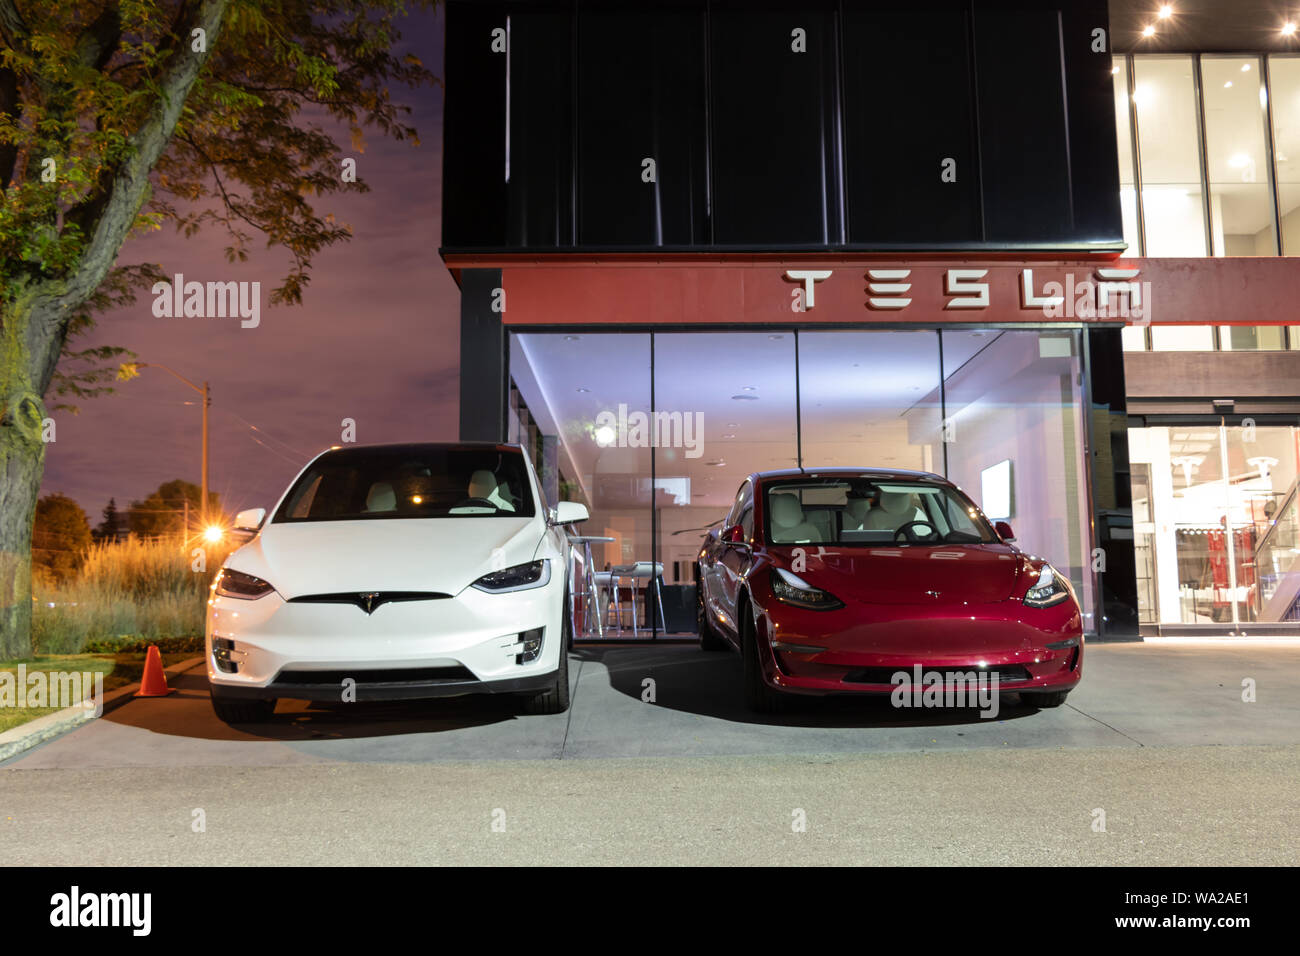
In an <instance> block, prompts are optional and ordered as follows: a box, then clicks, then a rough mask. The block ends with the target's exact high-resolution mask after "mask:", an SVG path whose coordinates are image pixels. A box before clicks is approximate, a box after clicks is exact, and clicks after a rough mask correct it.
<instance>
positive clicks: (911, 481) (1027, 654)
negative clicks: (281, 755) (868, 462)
mask: <svg viewBox="0 0 1300 956" xmlns="http://www.w3.org/2000/svg"><path fill="white" fill-rule="evenodd" d="M1013 540H1014V538H1013V537H1012V534H1011V528H1010V527H1008V526H1007V524H1006V523H1005V522H1001V521H1000V522H998V523H997V526H996V527H994V526H992V525H990V523H989V521H988V519H987V518H985V517H984V515H983V513H982V512H981V511H980V510H979V508H978V507H976V506H975V504H974V503H973V502H971V500H970V499H969V498H967V497H966V496H965V495H964V494H963V493H962V492H961V491H960V490H959V489H958V488H957V487H956V486H955V485H953V484H952V483H951V482H949V481H947V480H946V479H944V478H942V477H940V476H939V475H933V474H929V473H926V472H914V471H891V470H879V471H878V470H871V469H856V468H822V469H808V468H804V469H797V470H790V471H770V472H761V473H758V474H753V475H750V476H749V477H748V478H746V479H745V481H744V483H743V484H742V485H741V486H740V491H739V492H738V493H737V495H736V499H735V503H734V504H733V505H732V508H731V512H730V513H729V514H728V516H727V518H726V519H725V521H724V522H723V524H722V526H721V527H720V528H719V529H718V530H716V531H714V532H711V533H710V534H709V535H708V536H707V537H706V538H705V542H704V545H703V547H702V548H701V550H700V553H699V556H698V559H697V575H698V589H697V592H698V602H697V613H698V616H699V630H700V646H701V647H703V648H704V649H705V650H723V649H726V648H727V647H728V646H731V647H734V648H735V649H737V650H739V651H740V653H741V656H742V658H743V660H744V681H745V697H746V701H747V703H748V704H749V705H750V707H751V708H753V709H754V710H757V711H759V712H762V713H771V712H774V711H779V710H781V709H783V706H784V705H785V704H786V703H788V701H789V699H790V698H789V695H791V694H838V693H894V692H895V691H896V689H897V688H898V687H899V685H900V683H902V682H903V678H902V677H900V675H901V674H906V675H907V679H908V680H911V679H912V678H913V677H916V678H921V676H922V675H923V674H924V675H931V674H937V675H940V676H936V677H933V678H931V677H928V676H927V677H925V678H924V679H925V680H927V681H929V680H933V681H936V682H945V684H944V685H945V686H948V685H947V684H946V682H947V681H949V680H952V679H959V678H958V676H957V675H965V676H966V677H969V675H972V674H973V675H976V676H977V677H979V679H981V680H983V681H984V682H985V683H986V684H988V685H990V686H992V687H993V688H995V690H996V692H997V693H1007V692H1016V693H1019V694H1020V696H1021V699H1022V700H1023V701H1024V702H1025V703H1027V704H1031V705H1034V706H1037V707H1059V706H1060V705H1061V704H1062V703H1064V702H1065V698H1066V695H1067V694H1068V693H1069V692H1070V690H1071V689H1073V687H1074V686H1075V685H1076V684H1077V683H1078V682H1079V679H1080V678H1081V676H1082V674H1083V622H1082V616H1081V613H1080V611H1079V604H1078V601H1077V599H1076V597H1075V594H1074V590H1073V588H1072V586H1071V585H1070V582H1069V581H1068V580H1067V579H1066V578H1065V577H1064V576H1063V575H1061V574H1060V573H1059V572H1058V571H1056V569H1054V568H1053V567H1052V566H1051V565H1050V564H1048V563H1047V562H1046V561H1044V560H1042V559H1041V558H1036V557H1034V556H1032V555H1028V554H1025V553H1024V552H1023V551H1021V550H1020V549H1018V548H1016V547H1014V546H1013V545H1012V544H1011V543H1010V542H1011V541H1013ZM943 675H948V676H947V677H945V676H943Z"/></svg>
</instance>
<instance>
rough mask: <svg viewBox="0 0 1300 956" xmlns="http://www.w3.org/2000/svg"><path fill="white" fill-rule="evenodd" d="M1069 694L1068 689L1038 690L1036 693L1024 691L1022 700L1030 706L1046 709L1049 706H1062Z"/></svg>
mask: <svg viewBox="0 0 1300 956" xmlns="http://www.w3.org/2000/svg"><path fill="white" fill-rule="evenodd" d="M1069 696H1070V692H1069V691H1068V690H1049V691H1038V692H1036V693H1022V694H1021V695H1020V702H1021V703H1022V704H1025V705H1026V706H1029V707H1038V708H1040V709H1046V708H1048V707H1060V706H1061V705H1062V704H1064V703H1065V698H1067V697H1069Z"/></svg>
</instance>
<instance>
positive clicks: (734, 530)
mask: <svg viewBox="0 0 1300 956" xmlns="http://www.w3.org/2000/svg"><path fill="white" fill-rule="evenodd" d="M722 541H723V543H724V544H728V545H733V546H735V547H738V548H748V547H749V545H748V544H747V543H746V542H745V529H744V528H743V527H742V526H741V525H738V524H733V525H732V526H731V527H730V528H728V529H726V530H725V531H723V532H722Z"/></svg>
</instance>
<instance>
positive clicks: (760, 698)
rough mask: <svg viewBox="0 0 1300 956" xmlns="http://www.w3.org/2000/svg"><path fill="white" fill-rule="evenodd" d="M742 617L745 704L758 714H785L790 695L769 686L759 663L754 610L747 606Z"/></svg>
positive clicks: (741, 642) (741, 640) (741, 633)
mask: <svg viewBox="0 0 1300 956" xmlns="http://www.w3.org/2000/svg"><path fill="white" fill-rule="evenodd" d="M739 617H740V649H741V658H742V660H743V663H744V667H743V670H744V681H745V706H747V707H748V708H749V709H750V710H752V711H754V712H755V713H757V714H783V713H785V712H786V711H787V710H789V709H790V695H789V694H783V693H781V692H780V691H779V690H773V689H772V688H771V687H768V686H767V681H765V680H764V679H763V665H762V664H761V663H759V657H758V654H759V649H758V641H759V638H758V628H756V627H755V626H754V615H753V612H752V611H751V610H750V609H749V608H748V607H745V608H743V609H742V610H741V613H740V615H739Z"/></svg>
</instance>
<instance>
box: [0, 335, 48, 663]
mask: <svg viewBox="0 0 1300 956" xmlns="http://www.w3.org/2000/svg"><path fill="white" fill-rule="evenodd" d="M24 319H26V320H27V321H24ZM30 320H31V316H30V313H28V314H27V315H26V316H22V315H17V314H15V313H14V311H9V310H6V311H5V312H4V313H3V314H0V660H13V659H14V658H16V657H26V656H28V655H30V654H31V653H32V637H31V635H32V522H33V521H34V520H35V517H36V499H37V498H38V497H39V495H40V492H41V476H42V474H43V473H44V470H45V443H44V441H43V440H42V422H43V420H44V419H45V403H44V401H43V400H42V398H41V391H43V390H44V389H43V388H42V389H41V390H40V391H38V390H37V389H36V388H34V387H33V382H32V381H31V375H30V372H31V370H32V365H33V363H32V362H31V352H30V349H29V348H28V345H29V342H28V341H26V339H27V336H26V334H25V333H26V332H27V330H28V322H29V321H30Z"/></svg>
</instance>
